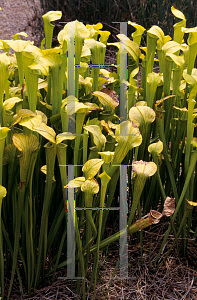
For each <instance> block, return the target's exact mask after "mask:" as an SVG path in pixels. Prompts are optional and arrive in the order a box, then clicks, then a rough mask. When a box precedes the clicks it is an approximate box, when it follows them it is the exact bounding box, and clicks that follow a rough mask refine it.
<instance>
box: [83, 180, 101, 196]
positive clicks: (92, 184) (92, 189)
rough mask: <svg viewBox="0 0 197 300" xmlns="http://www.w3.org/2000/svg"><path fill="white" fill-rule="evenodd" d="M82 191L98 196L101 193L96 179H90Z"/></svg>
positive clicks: (84, 184)
mask: <svg viewBox="0 0 197 300" xmlns="http://www.w3.org/2000/svg"><path fill="white" fill-rule="evenodd" d="M81 190H82V192H85V193H89V194H92V195H93V194H97V193H98V192H99V184H98V182H97V181H96V180H95V179H89V180H86V181H85V182H84V183H83V184H82V185H81Z"/></svg>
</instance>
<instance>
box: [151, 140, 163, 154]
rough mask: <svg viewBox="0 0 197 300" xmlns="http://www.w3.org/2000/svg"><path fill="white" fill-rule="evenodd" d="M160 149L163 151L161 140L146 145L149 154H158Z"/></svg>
mask: <svg viewBox="0 0 197 300" xmlns="http://www.w3.org/2000/svg"><path fill="white" fill-rule="evenodd" d="M162 151H163V143H162V141H158V142H157V143H153V144H150V145H149V146H148V152H150V153H151V154H152V153H156V154H157V155H159V154H160V153H161V152H162Z"/></svg>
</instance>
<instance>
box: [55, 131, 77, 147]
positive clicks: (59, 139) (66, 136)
mask: <svg viewBox="0 0 197 300" xmlns="http://www.w3.org/2000/svg"><path fill="white" fill-rule="evenodd" d="M75 138H76V136H75V135H73V134H72V133H71V132H63V133H60V134H58V135H57V136H56V144H59V143H61V142H62V141H65V140H74V139H75Z"/></svg>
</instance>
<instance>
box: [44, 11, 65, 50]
mask: <svg viewBox="0 0 197 300" xmlns="http://www.w3.org/2000/svg"><path fill="white" fill-rule="evenodd" d="M61 17H62V12H61V11H49V12H47V13H46V14H45V15H43V16H42V18H43V21H44V32H45V39H46V48H47V49H49V48H51V43H52V36H53V29H54V27H55V26H54V25H52V24H51V22H52V21H56V20H59V19H61Z"/></svg>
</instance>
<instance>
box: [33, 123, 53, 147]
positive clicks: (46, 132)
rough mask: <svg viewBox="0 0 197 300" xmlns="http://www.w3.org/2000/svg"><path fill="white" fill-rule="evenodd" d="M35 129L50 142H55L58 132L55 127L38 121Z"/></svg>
mask: <svg viewBox="0 0 197 300" xmlns="http://www.w3.org/2000/svg"><path fill="white" fill-rule="evenodd" d="M33 131H36V132H38V133H39V134H40V135H42V136H43V137H44V138H46V139H47V140H49V141H50V142H52V143H55V136H56V133H55V131H54V130H53V128H51V127H49V126H47V125H46V124H44V123H37V125H36V126H34V127H33Z"/></svg>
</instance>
